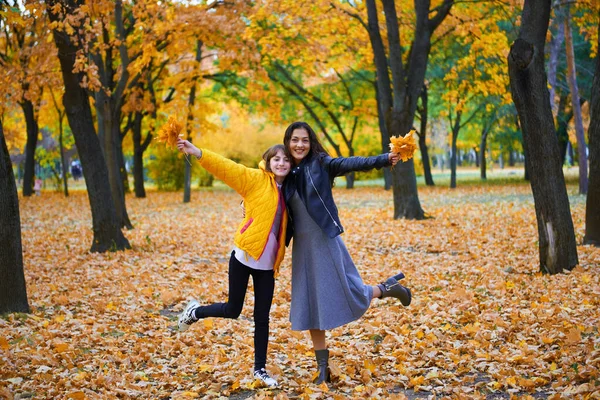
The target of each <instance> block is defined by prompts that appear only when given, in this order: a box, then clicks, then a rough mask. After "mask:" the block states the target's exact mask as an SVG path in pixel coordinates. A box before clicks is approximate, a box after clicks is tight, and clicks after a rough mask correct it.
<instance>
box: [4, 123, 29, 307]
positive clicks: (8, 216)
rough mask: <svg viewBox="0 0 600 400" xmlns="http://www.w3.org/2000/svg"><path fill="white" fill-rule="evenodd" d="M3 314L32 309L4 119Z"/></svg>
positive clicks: (15, 185) (15, 186)
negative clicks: (29, 300) (26, 281)
mask: <svg viewBox="0 0 600 400" xmlns="http://www.w3.org/2000/svg"><path fill="white" fill-rule="evenodd" d="M0 249H1V250H0V314H3V313H7V312H26V313H28V312H29V303H28V301H27V286H26V284H25V275H24V273H23V249H22V245H21V217H20V215H19V197H18V195H17V184H16V182H15V176H14V174H13V170H12V163H11V162H10V155H9V154H8V148H7V147H6V140H5V139H4V131H3V129H2V121H0Z"/></svg>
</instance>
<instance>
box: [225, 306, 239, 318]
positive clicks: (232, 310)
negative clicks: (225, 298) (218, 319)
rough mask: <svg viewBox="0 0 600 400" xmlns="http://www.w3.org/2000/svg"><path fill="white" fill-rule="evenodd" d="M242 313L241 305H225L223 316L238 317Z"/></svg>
mask: <svg viewBox="0 0 600 400" xmlns="http://www.w3.org/2000/svg"><path fill="white" fill-rule="evenodd" d="M241 313H242V307H236V306H229V305H228V306H227V307H225V318H230V319H238V317H239V316H240V314H241Z"/></svg>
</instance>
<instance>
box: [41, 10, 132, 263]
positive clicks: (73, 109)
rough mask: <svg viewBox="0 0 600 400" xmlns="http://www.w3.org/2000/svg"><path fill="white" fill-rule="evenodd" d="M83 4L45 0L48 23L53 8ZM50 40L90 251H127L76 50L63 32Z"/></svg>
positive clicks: (52, 14)
mask: <svg viewBox="0 0 600 400" xmlns="http://www.w3.org/2000/svg"><path fill="white" fill-rule="evenodd" d="M83 3H84V1H83V0H77V1H76V0H63V1H58V0H46V4H47V6H48V10H49V16H50V20H51V21H53V22H59V21H60V19H59V16H58V15H56V14H54V13H52V12H51V10H52V8H53V7H54V6H55V5H56V4H62V5H63V6H64V7H65V10H66V12H67V14H71V13H73V12H74V11H75V10H76V9H77V8H78V7H80V6H81V5H83ZM53 37H54V42H55V44H56V47H57V48H58V58H59V61H60V66H61V71H62V76H63V81H64V84H65V94H64V96H63V104H64V106H65V111H66V113H67V119H68V121H69V125H70V126H71V130H72V132H73V137H74V138H75V145H76V146H77V150H78V152H79V157H80V159H81V164H82V167H83V176H84V178H85V182H86V185H87V192H88V199H89V201H90V207H91V211H92V224H93V232H94V238H93V243H92V247H91V249H90V250H91V251H92V252H105V251H108V250H123V249H125V248H130V247H131V246H130V245H129V241H128V240H127V239H126V238H125V236H124V235H123V232H121V229H120V227H121V225H120V223H119V220H118V219H117V214H116V212H115V205H114V202H113V200H112V194H111V190H110V183H109V178H108V171H107V167H106V162H105V161H104V156H103V155H102V147H101V146H100V140H99V139H98V135H96V131H95V128H94V120H93V116H92V110H91V108H90V103H89V98H88V95H87V93H86V91H85V90H84V89H83V88H82V87H81V85H80V83H81V79H82V78H83V74H81V73H78V74H75V73H73V69H74V67H75V59H76V55H77V52H78V50H79V49H78V46H77V45H76V44H75V43H74V42H73V41H71V39H70V38H69V36H68V35H67V34H66V33H65V32H61V31H58V30H54V31H53Z"/></svg>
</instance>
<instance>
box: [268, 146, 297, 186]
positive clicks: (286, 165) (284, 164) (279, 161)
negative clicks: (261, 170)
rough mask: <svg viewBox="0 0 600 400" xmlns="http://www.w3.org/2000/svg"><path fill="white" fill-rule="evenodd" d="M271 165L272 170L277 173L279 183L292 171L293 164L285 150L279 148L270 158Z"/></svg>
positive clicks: (276, 177) (276, 178)
mask: <svg viewBox="0 0 600 400" xmlns="http://www.w3.org/2000/svg"><path fill="white" fill-rule="evenodd" d="M269 167H270V169H271V172H273V173H274V174H275V180H276V181H277V183H282V182H283V180H284V179H285V177H286V176H287V175H288V174H289V173H290V169H291V168H292V164H291V162H290V159H289V158H288V156H286V155H285V153H284V152H283V150H277V153H275V155H274V156H273V157H271V159H270V160H269Z"/></svg>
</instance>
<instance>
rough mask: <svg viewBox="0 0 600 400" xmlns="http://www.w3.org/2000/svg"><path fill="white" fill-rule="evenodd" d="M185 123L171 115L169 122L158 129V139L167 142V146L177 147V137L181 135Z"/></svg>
mask: <svg viewBox="0 0 600 400" xmlns="http://www.w3.org/2000/svg"><path fill="white" fill-rule="evenodd" d="M182 129H183V125H181V123H179V122H178V121H177V118H175V117H174V116H172V115H171V116H170V117H169V119H168V120H167V122H166V123H165V124H164V125H163V126H162V127H161V128H160V130H159V131H158V136H157V137H156V140H158V141H159V142H163V143H165V145H166V146H167V147H171V148H175V146H176V145H177V139H179V137H181V136H182V135H181V130H182Z"/></svg>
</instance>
